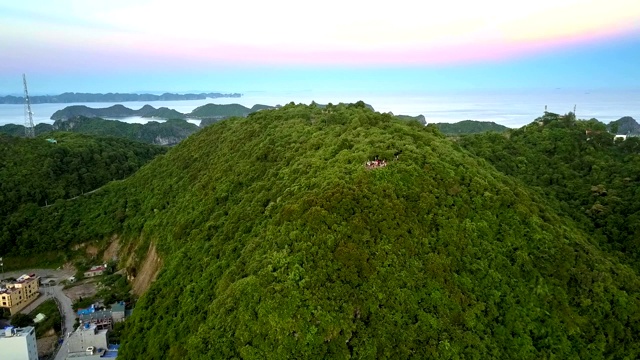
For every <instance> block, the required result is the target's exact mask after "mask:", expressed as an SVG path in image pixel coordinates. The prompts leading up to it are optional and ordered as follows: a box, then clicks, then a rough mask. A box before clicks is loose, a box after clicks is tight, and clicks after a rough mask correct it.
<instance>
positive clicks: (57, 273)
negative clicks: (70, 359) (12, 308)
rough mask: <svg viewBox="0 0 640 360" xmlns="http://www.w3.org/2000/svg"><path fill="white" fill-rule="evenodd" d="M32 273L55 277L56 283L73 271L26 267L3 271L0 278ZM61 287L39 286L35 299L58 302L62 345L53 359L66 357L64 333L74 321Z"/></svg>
mask: <svg viewBox="0 0 640 360" xmlns="http://www.w3.org/2000/svg"><path fill="white" fill-rule="evenodd" d="M33 273H35V274H36V276H40V277H41V278H44V277H48V278H51V279H55V280H56V283H59V282H60V281H61V280H63V279H66V278H68V277H69V276H72V275H73V272H71V271H68V270H52V269H28V270H21V271H12V272H7V273H4V274H3V275H0V279H5V278H9V277H12V278H18V277H19V276H20V275H22V274H33ZM62 288H63V286H62V285H56V286H49V287H41V288H40V292H41V293H42V295H40V298H38V299H37V300H36V302H40V303H42V302H44V301H45V300H47V299H51V298H54V299H56V300H57V303H58V308H59V309H60V312H61V313H60V315H61V317H62V319H63V320H64V321H63V324H62V334H63V339H64V340H63V343H62V345H61V346H60V349H59V350H58V352H57V354H56V357H55V360H64V359H65V358H66V356H67V353H68V350H67V345H68V341H66V340H67V336H66V334H67V332H69V331H72V330H73V325H74V323H75V321H76V315H75V312H74V311H73V308H72V307H71V299H69V298H68V297H67V295H65V294H64V293H63V292H62ZM35 306H37V305H35V304H30V305H29V306H27V307H26V308H25V309H24V311H27V310H28V309H30V308H31V310H33V309H35Z"/></svg>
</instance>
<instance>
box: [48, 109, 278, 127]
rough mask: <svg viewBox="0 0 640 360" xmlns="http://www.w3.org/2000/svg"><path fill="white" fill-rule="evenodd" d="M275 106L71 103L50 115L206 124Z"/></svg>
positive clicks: (62, 117) (63, 118)
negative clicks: (181, 109) (100, 105)
mask: <svg viewBox="0 0 640 360" xmlns="http://www.w3.org/2000/svg"><path fill="white" fill-rule="evenodd" d="M275 108H276V107H274V106H268V105H261V104H256V105H254V106H253V107H251V108H248V107H246V106H243V105H240V104H224V105H218V104H206V105H202V106H199V107H197V108H195V109H194V110H193V111H192V112H190V113H188V114H183V113H181V112H179V111H176V110H174V109H169V108H166V107H161V108H158V109H156V108H154V107H153V106H151V105H145V106H143V107H141V108H140V109H138V110H133V109H130V108H128V107H126V106H124V105H121V104H118V105H113V106H109V107H106V108H91V107H88V106H85V105H72V106H67V107H65V108H64V109H62V110H58V111H56V112H55V113H53V115H51V120H56V121H58V120H62V121H64V120H69V119H73V118H75V117H78V116H82V117H87V118H105V117H106V118H124V117H130V116H140V117H144V118H154V119H185V118H190V119H199V120H202V121H203V122H204V125H207V124H212V123H214V122H216V121H219V120H222V119H226V118H228V117H231V116H240V117H245V116H247V115H249V114H251V113H254V112H256V111H260V110H266V109H275ZM204 125H203V126H204Z"/></svg>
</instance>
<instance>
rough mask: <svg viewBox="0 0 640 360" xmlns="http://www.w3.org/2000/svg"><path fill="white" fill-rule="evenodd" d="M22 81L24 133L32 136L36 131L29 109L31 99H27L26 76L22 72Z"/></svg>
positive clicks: (34, 135) (29, 136)
mask: <svg viewBox="0 0 640 360" xmlns="http://www.w3.org/2000/svg"><path fill="white" fill-rule="evenodd" d="M22 82H23V83H24V135H25V136H26V137H28V138H33V137H36V132H35V128H34V126H33V112H32V111H31V100H29V91H28V90H27V76H26V75H25V74H22Z"/></svg>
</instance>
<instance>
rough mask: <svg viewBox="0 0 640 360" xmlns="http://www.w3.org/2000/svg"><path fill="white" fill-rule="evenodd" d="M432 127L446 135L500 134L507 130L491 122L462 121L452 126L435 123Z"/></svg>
mask: <svg viewBox="0 0 640 360" xmlns="http://www.w3.org/2000/svg"><path fill="white" fill-rule="evenodd" d="M434 125H435V126H437V127H438V129H439V130H440V131H441V132H442V133H443V134H446V135H465V134H477V133H484V132H489V131H493V132H497V133H502V132H505V131H507V130H509V128H508V127H506V126H504V125H500V124H496V123H494V122H492V121H475V120H464V121H460V122H457V123H452V124H449V123H436V124H434Z"/></svg>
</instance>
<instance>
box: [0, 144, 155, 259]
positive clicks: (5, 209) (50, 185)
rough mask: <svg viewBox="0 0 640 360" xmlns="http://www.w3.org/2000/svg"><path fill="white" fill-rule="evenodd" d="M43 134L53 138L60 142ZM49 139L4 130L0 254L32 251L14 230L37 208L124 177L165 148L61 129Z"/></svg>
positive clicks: (0, 151)
mask: <svg viewBox="0 0 640 360" xmlns="http://www.w3.org/2000/svg"><path fill="white" fill-rule="evenodd" d="M45 137H47V138H49V137H53V138H55V140H56V141H57V143H50V142H48V141H46V140H45ZM45 137H38V138H34V139H27V138H17V137H10V136H6V135H1V134H0V219H1V220H2V221H0V227H1V228H2V233H0V254H5V255H6V254H9V253H11V254H16V255H23V256H24V255H27V254H29V252H30V251H31V250H32V249H31V247H30V246H27V247H26V248H24V247H22V246H18V247H15V238H14V234H15V233H16V232H22V231H23V229H22V227H23V226H24V225H25V224H24V222H23V221H25V220H26V219H28V218H30V217H31V216H32V215H35V214H37V213H38V211H39V207H41V206H45V205H47V204H49V205H50V204H53V203H54V202H55V201H57V200H61V199H70V198H74V197H77V196H79V195H82V194H83V193H86V192H89V191H93V190H96V189H97V188H99V187H101V186H103V185H104V184H106V183H107V182H109V181H111V180H121V179H123V178H125V177H127V176H128V175H130V174H132V173H134V172H135V171H136V170H138V168H140V166H142V165H143V164H145V163H146V162H148V161H149V160H151V159H152V158H153V157H155V156H156V155H158V154H161V153H163V152H164V151H165V150H164V149H163V148H161V147H157V146H152V145H146V144H142V143H139V142H133V141H129V140H125V139H117V138H97V137H92V136H87V135H80V134H72V133H62V132H57V133H50V134H47V135H46V136H45ZM57 230H58V229H55V228H52V229H51V230H50V231H57ZM42 236H46V233H43V234H42V235H40V236H37V237H36V238H34V239H31V240H30V242H31V243H38V242H39V239H40V238H41V237H42ZM45 243H46V241H45ZM24 250H27V251H24ZM48 250H50V249H47V247H46V244H43V247H41V248H38V251H39V252H46V251H48Z"/></svg>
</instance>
